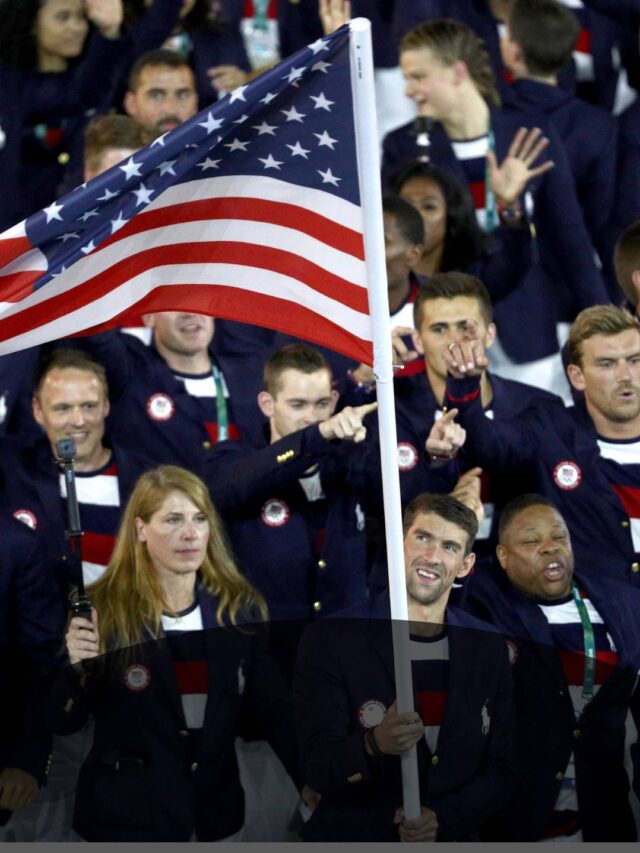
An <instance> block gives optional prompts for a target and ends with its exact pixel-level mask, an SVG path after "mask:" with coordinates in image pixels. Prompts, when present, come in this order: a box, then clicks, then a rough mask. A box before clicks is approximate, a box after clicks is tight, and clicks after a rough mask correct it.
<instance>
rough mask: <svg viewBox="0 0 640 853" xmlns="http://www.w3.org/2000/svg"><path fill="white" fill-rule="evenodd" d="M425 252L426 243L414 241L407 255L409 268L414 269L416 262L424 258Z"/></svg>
mask: <svg viewBox="0 0 640 853" xmlns="http://www.w3.org/2000/svg"><path fill="white" fill-rule="evenodd" d="M423 252H424V245H423V244H422V243H413V245H411V246H409V248H408V249H407V251H406V255H405V256H406V259H407V266H408V267H409V269H413V268H414V267H415V266H416V264H419V263H420V258H422V253H423Z"/></svg>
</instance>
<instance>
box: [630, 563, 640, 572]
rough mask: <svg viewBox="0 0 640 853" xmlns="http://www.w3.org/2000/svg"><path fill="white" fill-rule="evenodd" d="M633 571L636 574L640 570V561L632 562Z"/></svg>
mask: <svg viewBox="0 0 640 853" xmlns="http://www.w3.org/2000/svg"><path fill="white" fill-rule="evenodd" d="M631 571H632V572H635V573H636V574H637V573H638V572H640V563H631Z"/></svg>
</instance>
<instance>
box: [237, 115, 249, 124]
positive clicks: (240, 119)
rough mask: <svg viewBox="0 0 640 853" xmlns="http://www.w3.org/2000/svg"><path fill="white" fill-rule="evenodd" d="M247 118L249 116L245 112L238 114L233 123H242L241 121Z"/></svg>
mask: <svg viewBox="0 0 640 853" xmlns="http://www.w3.org/2000/svg"><path fill="white" fill-rule="evenodd" d="M248 118H249V116H248V115H247V114H246V113H245V114H244V115H243V116H240V118H237V119H236V120H235V121H234V124H242V122H244V121H246V120H247V119H248Z"/></svg>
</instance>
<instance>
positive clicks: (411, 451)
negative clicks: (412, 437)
mask: <svg viewBox="0 0 640 853" xmlns="http://www.w3.org/2000/svg"><path fill="white" fill-rule="evenodd" d="M417 464H418V451H417V449H416V448H415V447H414V446H413V444H409V442H408V441H399V442H398V468H399V469H400V470H401V471H411V469H412V468H415V467H416V465H417Z"/></svg>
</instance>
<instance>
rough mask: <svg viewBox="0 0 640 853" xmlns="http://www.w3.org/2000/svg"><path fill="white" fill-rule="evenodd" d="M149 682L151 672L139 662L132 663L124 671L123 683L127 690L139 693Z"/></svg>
mask: <svg viewBox="0 0 640 853" xmlns="http://www.w3.org/2000/svg"><path fill="white" fill-rule="evenodd" d="M150 683H151V673H150V672H149V670H148V669H147V667H146V666H143V665H142V664H141V663H134V664H133V665H132V666H128V667H127V668H126V669H125V671H124V685H125V687H126V688H127V689H128V690H133V692H134V693H139V692H140V691H141V690H146V689H147V687H148V686H149V684H150Z"/></svg>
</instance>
